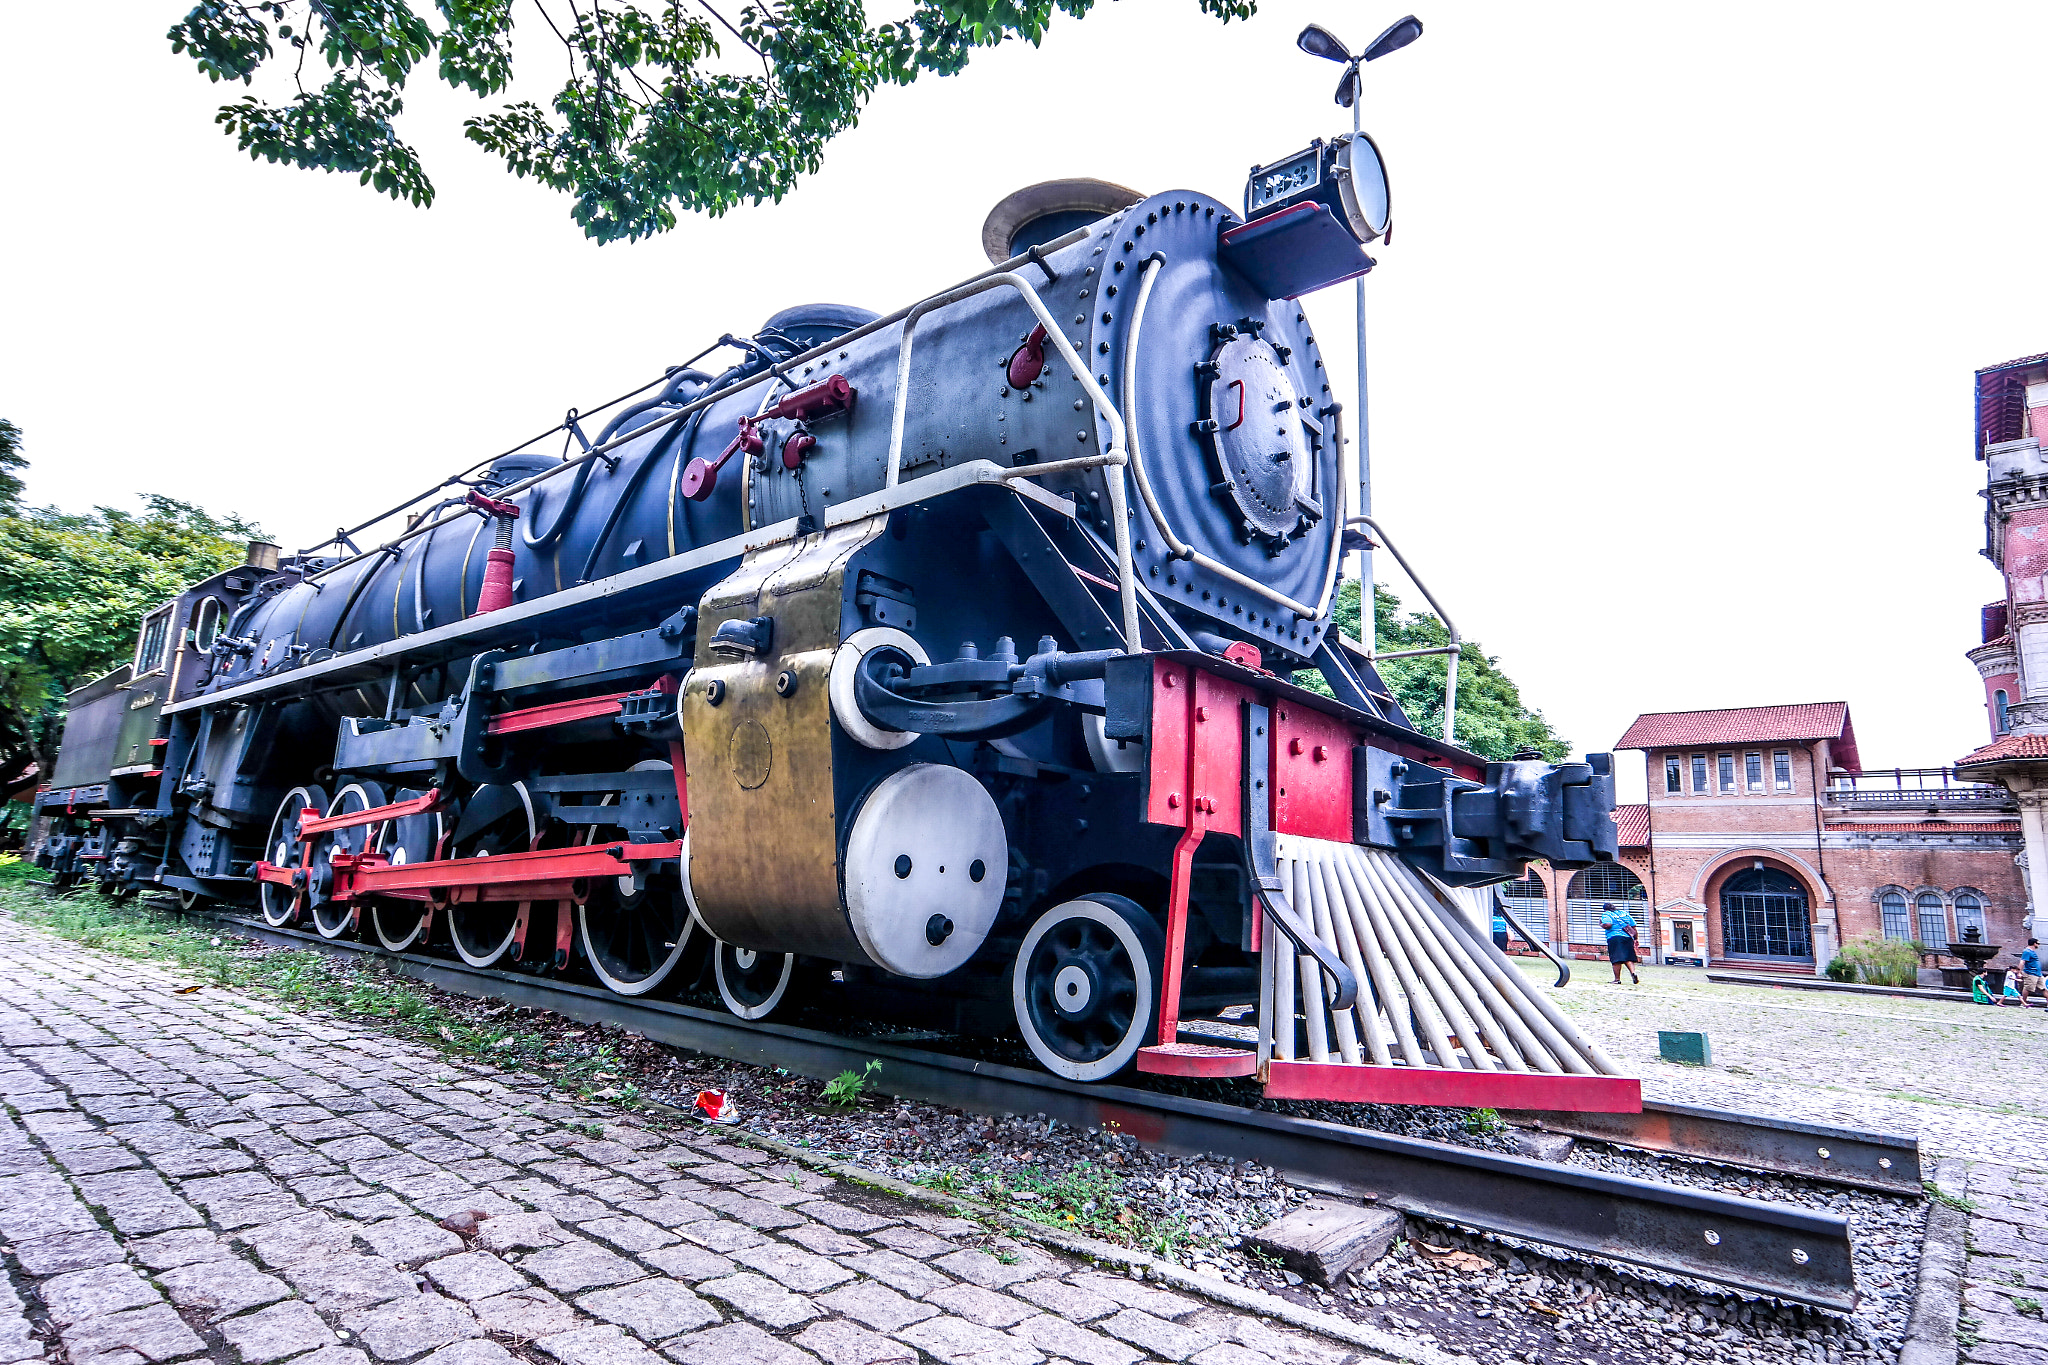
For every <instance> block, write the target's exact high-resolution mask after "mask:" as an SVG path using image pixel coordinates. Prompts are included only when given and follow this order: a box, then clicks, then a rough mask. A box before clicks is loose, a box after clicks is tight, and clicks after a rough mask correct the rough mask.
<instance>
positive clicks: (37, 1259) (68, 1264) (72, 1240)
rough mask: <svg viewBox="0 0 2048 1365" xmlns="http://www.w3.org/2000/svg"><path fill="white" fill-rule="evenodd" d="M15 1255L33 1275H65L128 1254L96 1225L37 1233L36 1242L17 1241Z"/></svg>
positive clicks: (88, 1268) (106, 1263)
mask: <svg viewBox="0 0 2048 1365" xmlns="http://www.w3.org/2000/svg"><path fill="white" fill-rule="evenodd" d="M14 1257H15V1259H16V1260H17V1261H19V1262H21V1268H22V1269H23V1270H25V1271H27V1272H28V1273H29V1274H31V1275H62V1274H64V1273H65V1272H67V1271H72V1270H90V1269H92V1268H93V1267H94V1266H101V1265H113V1264H114V1263H115V1262H117V1261H124V1260H126V1259H127V1256H126V1255H125V1254H124V1253H123V1252H122V1250H121V1247H120V1244H119V1243H117V1242H115V1241H114V1239H113V1238H112V1237H109V1236H108V1235H107V1234H106V1233H104V1232H102V1231H100V1230H99V1229H97V1228H95V1229H93V1230H92V1231H91V1232H60V1233H57V1234H56V1235H54V1236H51V1237H38V1238H37V1239H36V1240H35V1241H33V1242H17V1243H15V1244H14Z"/></svg>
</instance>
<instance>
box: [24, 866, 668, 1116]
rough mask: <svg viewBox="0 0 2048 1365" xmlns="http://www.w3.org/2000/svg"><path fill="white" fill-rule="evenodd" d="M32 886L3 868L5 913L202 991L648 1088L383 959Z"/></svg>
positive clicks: (490, 1058) (520, 1065)
mask: <svg viewBox="0 0 2048 1365" xmlns="http://www.w3.org/2000/svg"><path fill="white" fill-rule="evenodd" d="M28 882H29V878H28V877H27V875H26V870H25V869H24V868H23V867H22V866H21V865H20V864H19V863H16V864H13V865H11V866H0V909H4V910H5V911H6V912H7V913H8V914H11V915H12V916H14V917H15V918H16V919H19V920H21V921H22V922H24V923H27V924H33V925H36V926H38V927H41V928H43V929H47V930H49V931H50V932H51V933H54V934H56V935H57V936H58V937H59V938H64V939H68V940H70V941H71V942H73V943H76V944H78V945H80V946H81V947H85V948H91V949H94V950H96V951H99V952H103V953H111V954H113V955H114V956H116V957H124V958H129V959H131V960H134V961H139V962H158V963H164V964H167V965H170V966H172V967H175V968H176V969H177V970H178V971H179V972H180V973H182V974H184V975H187V976H189V977H191V978H192V979H193V980H194V981H195V982H196V983H198V988H200V989H203V988H204V987H207V986H215V987H222V988H231V989H234V990H238V991H246V992H248V993H250V994H252V995H257V996H261V997H264V998H266V999H269V1000H274V1001H276V1002H278V1003H280V1004H285V1005H290V1006H293V1007H294V1008H298V1009H305V1010H313V1011H319V1012H322V1013H326V1014H330V1015H333V1016H336V1017H338V1018H341V1019H345V1020H349V1021H351V1022H375V1023H377V1024H378V1025H380V1026H382V1027H385V1028H387V1029H389V1030H390V1031H391V1032H392V1033H394V1034H396V1035H397V1036H399V1037H401V1038H406V1039H408V1040H411V1041H414V1042H421V1043H428V1044H431V1045H432V1046H434V1047H437V1048H439V1049H440V1050H441V1051H443V1052H445V1053H448V1054H450V1055H453V1056H457V1057H462V1058H466V1059H470V1060H475V1061H482V1062H489V1063H491V1064H492V1065H494V1066H501V1067H508V1068H512V1069H516V1070H523V1071H528V1072H533V1073H536V1074H540V1075H545V1076H547V1077H548V1078H549V1079H550V1080H551V1081H552V1082H553V1083H554V1084H555V1085H556V1086H557V1087H558V1088H560V1089H562V1090H566V1091H569V1092H571V1093H573V1094H575V1095H577V1096H578V1097H580V1098H583V1099H604V1100H610V1101H612V1102H614V1103H618V1104H624V1105H628V1106H631V1105H635V1104H637V1103H638V1102H639V1099H640V1092H639V1088H638V1087H637V1086H635V1085H633V1084H632V1083H631V1082H630V1081H624V1080H621V1079H620V1076H619V1073H620V1072H621V1071H622V1070H623V1063H622V1062H621V1060H620V1058H619V1056H618V1054H617V1053H616V1052H615V1051H614V1050H613V1049H612V1047H611V1046H610V1045H609V1044H600V1045H598V1046H596V1047H594V1048H590V1049H582V1048H578V1047H575V1046H573V1045H570V1044H567V1043H563V1042H558V1041H555V1040H552V1039H549V1038H546V1037H544V1036H542V1035H541V1034H538V1033H533V1032H528V1031H524V1030H520V1029H516V1028H508V1027H502V1026H499V1025H496V1024H493V1023H490V1022H488V1021H487V1020H477V1019H475V1018H473V1012H468V1013H466V1012H463V1011H458V1010H455V1009H451V1008H449V1007H448V1006H446V1005H444V1004H442V1003H441V1002H440V1001H439V1000H437V999H436V998H435V997H434V995H433V994H431V993H430V992H428V991H427V990H425V989H423V988H421V987H419V986H417V985H415V984H414V983H412V982H410V981H407V980H406V979H404V978H403V977H401V976H399V975H398V974H397V973H396V972H393V971H392V970H390V969H389V968H388V967H385V966H383V965H382V964H380V963H376V962H342V961H337V960H335V959H333V958H329V957H326V956H324V955H322V954H319V953H310V952H301V951H296V950H292V949H267V948H261V947H257V946H255V945H252V944H249V943H247V942H245V941H243V940H240V939H236V938H233V937H231V936H223V935H217V934H214V933H213V932H212V931H210V930H208V929H202V928H196V927H194V926H193V925H191V924H190V923H188V922H187V921H185V920H183V919H181V918H180V917H178V916H176V915H169V914H164V913H161V912H158V911H155V910H150V909H148V908H146V907H143V906H141V905H138V904H136V903H134V902H129V903H127V904H116V903H114V902H112V901H109V900H106V899H104V898H103V897H101V896H100V895H99V893H98V892H96V891H92V890H79V891H73V892H71V893H70V894H68V895H64V896H50V895H47V894H46V893H45V892H43V891H41V890H40V889H38V888H36V887H34V886H31V885H29V884H28ZM185 989H186V990H187V991H190V990H191V989H193V988H192V987H187V988H185ZM599 1131H600V1133H601V1131H602V1130H599ZM592 1135H593V1136H597V1135H599V1134H592Z"/></svg>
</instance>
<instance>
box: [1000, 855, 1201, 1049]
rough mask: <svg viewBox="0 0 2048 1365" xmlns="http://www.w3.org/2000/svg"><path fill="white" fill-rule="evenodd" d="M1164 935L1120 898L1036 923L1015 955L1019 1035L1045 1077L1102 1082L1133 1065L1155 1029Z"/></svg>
mask: <svg viewBox="0 0 2048 1365" xmlns="http://www.w3.org/2000/svg"><path fill="white" fill-rule="evenodd" d="M1165 955H1166V939H1165V935H1163V934H1162V933H1160V931H1159V926H1158V925H1157V924H1156V923H1154V922H1153V919H1152V917H1151V916H1150V915H1148V914H1146V913H1145V912H1144V911H1143V910H1141V909H1139V908H1138V906H1137V905H1136V904H1134V903H1133V902H1131V901H1128V900H1126V899H1124V898H1123V897H1122V896H1113V895H1094V896H1090V897H1088V898H1087V899H1085V900H1071V901H1068V902H1067V903H1066V904H1064V905H1056V906H1054V907H1053V908H1052V909H1050V910H1048V911H1046V912H1045V913H1044V914H1042V915H1040V916H1039V917H1038V922H1037V923H1035V924H1033V925H1032V926H1031V932H1029V933H1028V934H1026V935H1025V936H1024V944H1023V946H1022V947H1021V948H1019V949H1018V950H1017V965H1016V967H1015V968H1014V969H1013V971H1012V973H1011V987H1010V999H1011V1003H1012V1004H1013V1005H1014V1006H1015V1008H1016V1011H1017V1027H1018V1028H1019V1029H1020V1030H1022V1032H1023V1034H1024V1042H1025V1044H1026V1045H1027V1046H1028V1047H1030V1049H1031V1051H1032V1053H1033V1055H1035V1056H1036V1057H1037V1058H1038V1060H1039V1061H1041V1062H1043V1063H1045V1067H1046V1069H1047V1070H1048V1071H1050V1072H1052V1073H1053V1074H1054V1075H1056V1076H1064V1077H1066V1078H1067V1079H1068V1080H1070V1081H1099V1080H1101V1079H1102V1078H1103V1077H1105V1076H1113V1075H1115V1074H1116V1073H1117V1072H1119V1071H1121V1070H1122V1069H1123V1068H1124V1067H1126V1066H1128V1065H1130V1062H1131V1059H1132V1058H1133V1057H1136V1056H1137V1055H1138V1049H1139V1047H1140V1046H1142V1045H1143V1044H1144V1042H1145V1039H1146V1036H1147V1035H1148V1034H1149V1033H1150V1032H1151V1030H1152V1026H1153V1019H1152V1016H1153V1013H1154V1010H1155V1003H1154V1002H1156V1001H1157V1000H1158V998H1159V991H1158V983H1159V976H1160V972H1161V969H1162V963H1163V961H1164V959H1165Z"/></svg>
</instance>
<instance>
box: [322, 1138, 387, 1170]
mask: <svg viewBox="0 0 2048 1365" xmlns="http://www.w3.org/2000/svg"><path fill="white" fill-rule="evenodd" d="M318 1146H319V1149H320V1154H321V1155H322V1156H324V1157H326V1158H327V1159H328V1160H329V1161H339V1162H341V1163H342V1164H343V1165H348V1164H349V1163H351V1162H356V1161H372V1160H375V1159H376V1158H378V1157H386V1156H399V1155H402V1154H401V1153H400V1152H399V1150H398V1149H397V1148H396V1147H393V1146H392V1145H391V1144H390V1143H388V1142H386V1141H385V1140H384V1139H383V1138H380V1137H376V1136H373V1135H372V1134H369V1133H357V1134H355V1135H353V1136H351V1137H339V1138H330V1139H328V1140H327V1141H325V1142H321V1143H319V1144H318Z"/></svg>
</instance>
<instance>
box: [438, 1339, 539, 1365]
mask: <svg viewBox="0 0 2048 1365" xmlns="http://www.w3.org/2000/svg"><path fill="white" fill-rule="evenodd" d="M516 1360H517V1357H515V1356H514V1355H513V1354H512V1353H511V1352H510V1351H508V1350H506V1349H505V1348H504V1347H502V1346H500V1345H499V1344H498V1343H497V1342H495V1341H484V1340H481V1339H479V1338H471V1339H470V1340H468V1341H458V1342H455V1343H453V1344H451V1345H448V1346H443V1347H442V1348H441V1349H440V1350H438V1351H436V1352H434V1353H433V1354H432V1355H430V1356H428V1357H427V1358H426V1359H425V1360H424V1361H421V1362H420V1365H514V1362H515V1361H516Z"/></svg>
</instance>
